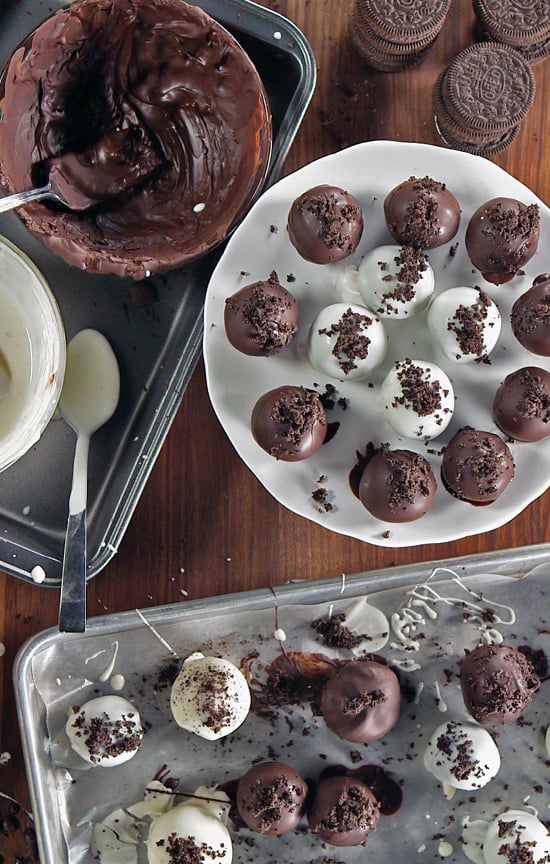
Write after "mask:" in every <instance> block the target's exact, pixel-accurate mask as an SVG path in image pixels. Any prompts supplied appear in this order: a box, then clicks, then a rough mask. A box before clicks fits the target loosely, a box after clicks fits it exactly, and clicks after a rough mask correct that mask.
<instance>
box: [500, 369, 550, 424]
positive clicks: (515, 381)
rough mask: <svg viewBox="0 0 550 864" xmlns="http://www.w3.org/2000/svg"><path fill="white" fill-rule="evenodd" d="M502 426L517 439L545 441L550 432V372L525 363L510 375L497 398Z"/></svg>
mask: <svg viewBox="0 0 550 864" xmlns="http://www.w3.org/2000/svg"><path fill="white" fill-rule="evenodd" d="M493 417H494V419H495V422H496V424H497V425H498V427H499V429H501V430H502V431H503V432H504V433H505V435H509V437H510V438H514V439H516V440H517V441H542V439H543V438H547V437H548V435H550V372H547V371H546V369H542V368H540V367H538V366H523V367H522V368H521V369H517V370H516V371H515V372H511V373H510V374H509V375H507V376H506V378H505V379H504V381H503V382H502V384H501V385H500V387H499V388H498V390H497V392H496V394H495V398H494V400H493Z"/></svg>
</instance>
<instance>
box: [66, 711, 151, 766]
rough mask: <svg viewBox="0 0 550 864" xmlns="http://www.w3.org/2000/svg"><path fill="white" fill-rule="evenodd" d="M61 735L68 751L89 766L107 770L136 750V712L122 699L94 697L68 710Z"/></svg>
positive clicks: (139, 736)
mask: <svg viewBox="0 0 550 864" xmlns="http://www.w3.org/2000/svg"><path fill="white" fill-rule="evenodd" d="M65 731H66V733H67V736H68V738H69V741H70V744H71V747H72V749H73V750H74V751H75V753H78V755H79V756H80V757H82V759H84V760H85V761H86V762H89V763H90V764H91V765H95V766H101V767H102V768H111V767H114V766H115V765H121V764H122V763H123V762H127V761H128V759H131V758H132V756H135V754H136V753H137V751H138V750H139V747H140V744H141V741H142V738H143V727H142V725H141V718H140V715H139V712H138V711H137V710H136V708H135V707H134V706H133V705H132V703H131V702H128V700H127V699H124V698H123V697H122V696H114V695H113V696H111V695H106V696H98V697H97V698H95V699H90V701H89V702H85V703H84V705H82V706H80V707H76V708H71V710H70V712H69V718H68V720H67V723H66V724H65Z"/></svg>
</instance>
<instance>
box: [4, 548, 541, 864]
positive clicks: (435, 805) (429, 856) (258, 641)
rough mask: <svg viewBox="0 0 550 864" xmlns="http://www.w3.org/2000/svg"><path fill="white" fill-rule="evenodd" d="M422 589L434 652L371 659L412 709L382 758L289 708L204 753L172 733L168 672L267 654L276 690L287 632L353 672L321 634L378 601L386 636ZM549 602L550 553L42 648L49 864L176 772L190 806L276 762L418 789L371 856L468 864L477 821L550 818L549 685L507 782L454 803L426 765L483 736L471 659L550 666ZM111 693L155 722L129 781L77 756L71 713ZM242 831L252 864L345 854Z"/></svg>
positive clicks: (37, 745)
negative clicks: (467, 847) (468, 676)
mask: <svg viewBox="0 0 550 864" xmlns="http://www.w3.org/2000/svg"><path fill="white" fill-rule="evenodd" d="M414 586H423V587H421V589H420V590H419V591H416V592H415V595H416V600H417V601H418V602H416V601H415V609H416V611H417V612H418V613H419V622H418V626H417V628H416V630H415V631H414V632H413V633H412V634H410V635H412V637H413V641H414V640H417V641H418V642H419V647H418V649H415V650H414V651H411V650H409V648H408V647H407V645H406V643H405V642H403V641H402V640H400V638H399V636H398V635H397V634H398V630H399V627H398V626H396V627H393V628H392V630H391V632H390V635H389V638H388V640H387V642H386V644H385V645H380V644H378V643H374V642H372V641H371V640H369V641H368V642H367V644H368V645H369V646H370V647H368V648H367V650H374V649H376V653H378V654H380V655H382V656H383V657H385V658H386V659H388V660H389V661H390V662H391V663H392V664H394V665H395V666H396V668H398V669H400V672H399V674H400V677H401V684H402V690H403V693H404V699H403V706H402V712H401V718H400V720H399V723H398V725H397V726H396V728H395V729H394V730H393V731H392V732H391V733H390V734H389V735H387V736H386V737H385V738H383V739H381V740H380V741H378V742H374V743H373V744H369V745H353V744H350V743H348V742H345V741H342V740H341V739H339V738H337V737H336V736H335V735H333V733H331V732H330V731H329V730H328V729H327V727H326V725H325V724H324V721H323V720H322V718H321V717H319V716H318V715H316V714H315V713H314V712H312V710H311V707H310V706H308V705H305V706H301V707H291V708H287V707H285V708H279V709H277V710H276V711H275V712H274V716H273V717H271V718H267V717H265V716H262V715H260V714H257V713H255V712H251V714H250V715H249V717H248V718H247V720H246V721H245V723H244V724H243V726H242V727H240V729H239V730H238V731H237V732H235V733H234V734H233V735H232V736H231V737H230V738H228V739H226V740H225V741H224V740H222V741H220V742H206V741H203V740H201V739H198V738H196V737H195V736H192V735H191V734H189V733H187V732H184V731H183V730H181V729H180V728H179V727H177V726H176V725H175V723H174V722H173V721H172V720H171V716H170V709H169V687H168V685H167V678H166V669H167V666H169V665H170V664H172V665H174V664H175V663H179V662H180V661H181V659H183V658H184V657H185V656H187V655H188V654H189V653H191V652H192V651H195V650H202V651H203V652H204V653H213V654H223V655H224V656H226V657H227V658H228V659H230V660H232V661H233V662H235V663H242V662H243V660H244V658H247V657H248V658H249V657H250V654H251V653H253V652H255V651H257V652H258V655H257V657H256V659H255V660H254V661H253V667H252V668H253V676H252V677H253V678H254V679H255V680H256V681H257V682H260V683H259V684H258V685H257V686H258V687H259V688H260V690H261V681H262V677H263V676H265V667H266V664H268V663H269V662H271V661H272V660H273V659H274V658H275V657H276V656H278V654H279V653H280V651H281V650H282V648H281V643H280V642H279V641H278V640H277V639H276V638H274V631H275V629H278V630H279V631H280V630H282V631H284V634H285V635H286V640H285V642H284V648H285V650H286V651H305V652H319V651H320V652H321V653H323V654H325V655H328V656H330V657H337V658H340V659H351V658H352V657H353V656H354V655H353V654H352V653H351V652H350V651H346V650H343V649H335V648H328V647H326V646H325V645H323V644H322V643H321V641H320V637H319V635H318V634H317V633H316V632H315V631H314V630H313V628H312V627H311V623H312V621H314V620H316V619H317V618H319V617H321V618H323V617H324V618H326V617H329V616H331V615H333V614H336V613H337V612H340V611H344V612H345V611H347V610H349V609H350V607H354V608H355V606H357V604H359V606H360V607H361V606H362V604H365V603H366V601H365V598H367V599H368V604H367V605H369V607H375V608H377V609H378V610H380V611H381V612H382V613H383V614H384V615H385V616H386V619H387V620H388V621H391V620H392V616H393V615H394V614H397V615H398V616H400V615H401V617H403V609H404V608H405V607H407V606H408V604H410V603H411V602H412V601H411V595H410V591H411V589H412V588H413V587H414ZM549 592H550V546H549V545H548V544H543V545H540V546H533V547H524V548H521V549H517V550H509V551H506V552H497V553H490V554H488V555H482V556H467V557H465V558H457V559H451V560H445V561H435V562H428V563H425V564H422V565H415V566H412V567H396V568H390V569H387V570H379V571H373V572H371V573H362V574H356V575H353V576H346V575H343V574H342V575H340V576H337V577H335V578H332V579H327V580H321V581H312V582H301V583H295V584H287V585H285V586H282V587H277V588H276V589H273V590H271V589H269V588H266V589H261V590H257V591H252V592H243V593H238V594H234V595H229V596H225V597H217V598H209V599H203V600H197V601H192V602H189V603H181V604H172V605H169V606H164V607H156V608H151V609H143V610H140V612H138V611H129V612H125V613H119V614H116V615H105V616H102V617H100V618H93V619H91V620H90V621H89V622H88V629H87V631H86V633H85V634H83V635H68V634H60V633H59V632H58V631H57V630H54V629H51V630H47V631H45V632H44V633H42V634H39V635H38V636H35V637H33V638H32V639H31V640H30V641H29V642H28V643H27V644H26V645H25V646H23V648H22V649H21V651H20V653H19V655H18V658H17V661H16V664H15V667H14V682H15V689H16V698H17V705H18V715H19V722H20V726H21V734H22V740H23V748H24V753H25V761H26V765H27V770H28V778H29V784H30V790H31V796H32V800H33V810H34V814H35V819H36V824H37V830H38V838H39V843H40V849H41V855H42V861H43V862H44V864H54V862H55V864H62V862H64V861H70V862H71V864H75V862H91V860H92V857H91V853H90V852H89V842H90V835H91V828H90V822H94V821H97V820H99V819H102V818H104V817H105V816H106V815H107V814H108V813H109V812H111V811H112V810H113V809H115V807H117V806H119V805H121V804H126V805H128V804H131V803H133V802H134V801H136V800H139V799H140V798H141V795H142V792H143V789H144V788H145V786H146V785H147V783H148V782H149V781H150V780H151V779H152V777H153V776H154V773H155V772H156V771H157V770H158V769H159V768H160V767H161V765H162V764H167V765H168V766H169V770H170V773H171V774H172V776H175V777H178V778H179V780H180V788H181V789H183V790H185V791H191V792H192V791H193V789H194V788H196V786H198V785H199V784H205V785H213V784H215V783H225V782H227V781H228V780H231V779H237V778H238V777H239V776H240V775H241V774H242V773H244V771H245V770H246V769H247V768H248V767H250V765H251V764H252V763H253V762H254V761H258V760H262V759H271V758H276V759H280V761H283V762H289V763H290V764H292V765H293V767H294V768H295V769H296V770H298V771H299V772H300V773H302V775H303V776H305V777H306V778H308V779H313V780H314V779H315V778H316V777H318V776H319V774H320V772H321V771H322V770H323V769H324V768H325V767H327V765H329V764H334V763H338V764H341V765H345V766H347V767H351V768H353V767H356V765H357V764H358V762H359V763H361V762H366V763H369V764H377V765H379V766H382V767H384V768H385V770H387V771H388V772H389V773H390V774H391V776H392V777H393V778H394V779H396V780H397V781H398V782H400V783H401V784H402V788H403V795H404V801H403V805H402V808H401V810H400V811H398V812H397V813H396V814H394V815H393V816H387V817H383V818H381V821H380V823H379V827H378V830H377V832H376V834H374V835H373V836H372V837H371V838H370V839H369V841H368V854H372V855H373V856H374V857H380V856H381V855H382V857H383V858H384V860H392V861H393V862H395V864H401V862H403V864H405V862H409V861H410V860H411V856H412V857H413V858H414V857H416V855H417V854H418V857H419V860H429V861H433V860H439V852H438V849H439V848H440V844H441V843H442V842H443V840H444V842H445V844H447V845H446V846H445V850H446V851H448V850H449V848H450V849H451V851H450V852H449V854H448V856H445V857H447V860H448V861H449V862H456V864H460V862H465V861H466V859H465V857H464V854H463V852H462V848H461V840H460V838H461V832H462V827H461V823H462V819H463V817H465V816H466V815H469V816H471V817H472V818H492V817H493V816H496V815H498V812H500V811H502V810H503V809H504V808H505V806H509V807H522V806H525V805H526V804H527V803H529V804H530V805H531V806H533V807H535V808H538V810H539V812H540V814H541V818H543V819H544V818H545V816H546V815H547V809H546V808H547V792H548V789H547V781H546V775H547V760H548V754H547V752H546V749H545V746H544V730H545V728H546V726H547V724H548V721H549V717H550V710H549V709H550V702H549V698H550V697H549V694H548V689H547V685H545V684H543V685H542V687H541V689H540V691H539V692H538V693H537V694H536V696H535V699H534V700H533V703H532V705H531V706H530V707H529V709H528V711H527V712H526V714H525V718H524V719H523V720H522V721H521V722H520V723H514V724H510V725H509V726H506V727H503V728H502V729H499V730H498V734H497V735H496V739H497V742H498V746H499V749H500V752H501V758H502V767H501V770H500V772H499V774H498V775H497V777H496V778H495V779H494V780H493V781H492V783H491V784H490V785H489V786H487V787H485V788H484V789H482V790H479V791H477V792H475V793H472V792H457V793H456V796H455V798H454V799H453V800H452V801H451V802H449V801H448V800H446V799H445V798H444V796H443V793H442V790H441V787H440V786H439V785H438V784H437V782H436V781H435V780H434V779H433V778H432V777H431V775H429V774H428V773H427V771H425V769H424V768H423V763H422V754H423V750H424V749H425V744H426V742H427V739H428V737H429V735H430V734H431V733H432V732H433V731H434V729H435V728H436V726H437V725H439V724H440V723H443V722H444V721H446V720H448V719H459V720H460V719H462V720H464V719H467V715H466V712H465V708H464V705H463V703H462V698H461V695H460V688H459V685H458V664H459V660H460V658H461V657H462V656H463V654H464V649H465V648H472V647H474V646H475V644H477V643H478V642H479V641H480V640H483V639H486V638H488V637H489V636H490V637H491V638H496V637H497V636H498V635H499V634H500V636H501V637H502V639H503V640H504V641H505V642H506V644H510V645H513V646H516V647H518V646H520V645H528V646H529V647H530V648H531V649H532V650H533V651H540V652H543V653H545V654H546V656H548V653H549V652H550V629H549V627H548V616H549V611H548V610H549V608H550V604H549V603H548V595H549ZM413 599H414V598H413ZM395 620H396V621H399V617H398V619H395ZM360 632H361V631H360ZM277 635H278V636H280V635H281V634H280V633H278V634H277ZM371 635H372V634H371ZM170 649H172V650H170ZM172 652H174V653H172ZM411 661H412V662H411ZM112 675H122V676H123V678H124V686H123V689H122V690H121V691H119V692H120V693H121V695H123V696H126V697H127V698H129V699H130V700H131V701H132V702H133V703H134V704H135V705H136V707H137V708H138V709H139V710H140V712H141V714H142V718H143V719H144V720H145V722H146V724H147V726H148V732H147V733H146V735H145V738H144V741H143V744H142V747H141V749H140V751H139V753H138V754H137V755H136V756H135V757H134V759H132V760H131V761H130V762H128V763H126V764H125V765H124V766H120V767H118V768H113V769H100V768H99V769H90V770H85V769H84V768H83V767H82V766H83V763H80V762H79V761H78V760H77V759H75V758H74V757H73V756H72V755H71V753H70V752H69V751H68V748H67V745H66V741H65V740H64V733H63V727H64V722H65V718H66V715H67V710H68V708H69V707H70V706H72V705H74V704H82V703H83V702H84V701H85V700H86V699H88V698H91V696H92V695H97V693H98V692H112V687H111V684H112V682H113V678H112ZM255 686H256V685H255ZM405 694H409V700H410V701H408V700H407V698H405ZM75 780H76V781H77V782H73V781H75ZM512 781H513V782H512ZM495 811H498V812H495ZM230 830H231V831H232V834H233V839H234V846H235V848H234V859H235V860H236V861H239V862H245V861H248V860H252V858H251V857H250V856H253V860H255V861H257V862H259V864H263V862H266V864H267V862H268V861H271V860H273V855H275V856H276V857H277V858H278V859H279V860H295V861H296V860H303V861H305V860H307V861H310V860H311V861H321V860H322V858H323V857H324V856H326V855H327V854H331V855H332V857H335V858H336V859H339V855H338V850H334V849H332V850H331V848H330V847H324V846H323V845H322V844H321V843H320V842H319V841H318V840H317V839H316V838H315V837H313V836H312V835H311V834H310V833H309V832H308V831H307V826H306V824H305V822H304V823H303V825H302V826H301V830H299V831H296V832H292V833H291V834H289V835H285V837H284V838H282V839H277V838H273V837H259V836H258V835H253V834H252V833H251V832H248V831H246V830H244V831H243V830H240V831H239V830H235V829H234V827H233V826H230ZM67 849H68V850H69V851H67ZM327 850H328V852H327ZM381 850H382V851H381ZM390 853H391V854H390ZM423 853H425V854H424V855H423ZM364 855H365V851H364V849H362V848H361V847H358V848H354V849H347V850H346V861H350V862H353V861H361V860H363V859H364ZM422 855H423V857H422ZM441 857H443V856H441Z"/></svg>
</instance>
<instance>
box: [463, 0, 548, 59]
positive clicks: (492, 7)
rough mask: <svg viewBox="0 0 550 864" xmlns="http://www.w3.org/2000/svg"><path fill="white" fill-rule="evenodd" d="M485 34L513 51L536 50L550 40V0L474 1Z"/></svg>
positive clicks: (475, 10)
mask: <svg viewBox="0 0 550 864" xmlns="http://www.w3.org/2000/svg"><path fill="white" fill-rule="evenodd" d="M472 2H473V7H474V12H475V13H476V16H477V18H478V19H479V21H480V23H481V25H482V27H483V29H484V30H486V31H487V33H488V34H489V36H490V37H491V38H492V39H493V40H494V41H496V42H503V43H504V44H505V45H510V46H511V47H512V48H533V47H534V46H536V45H542V44H543V43H544V42H546V41H547V40H548V39H550V4H549V3H548V0H472Z"/></svg>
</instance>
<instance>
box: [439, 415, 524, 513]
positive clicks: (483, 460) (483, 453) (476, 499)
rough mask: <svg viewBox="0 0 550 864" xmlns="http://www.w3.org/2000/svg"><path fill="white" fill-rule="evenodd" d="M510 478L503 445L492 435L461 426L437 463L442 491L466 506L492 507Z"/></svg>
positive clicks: (510, 460) (510, 463)
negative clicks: (481, 505)
mask: <svg viewBox="0 0 550 864" xmlns="http://www.w3.org/2000/svg"><path fill="white" fill-rule="evenodd" d="M513 476H514V459H513V456H512V454H511V452H510V449H509V447H508V445H507V444H505V443H504V441H503V440H502V438H499V436H498V435H494V434H493V433H492V432H480V431H478V430H477V429H472V428H471V427H470V426H465V427H464V428H463V429H460V430H459V431H458V432H457V433H456V434H455V435H453V437H452V438H451V440H450V441H449V443H448V444H447V446H446V447H445V451H444V453H443V459H442V461H441V479H442V481H443V485H444V486H445V489H446V490H447V491H448V492H450V493H451V495H454V497H455V498H459V499H460V500H461V501H468V502H469V503H470V504H492V503H493V501H496V500H497V498H499V497H500V496H501V495H502V493H503V492H504V490H505V489H506V487H507V486H508V483H509V482H510V480H511V479H512V477H513Z"/></svg>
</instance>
